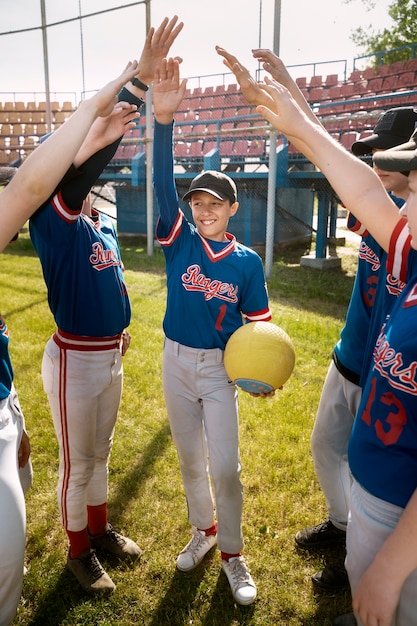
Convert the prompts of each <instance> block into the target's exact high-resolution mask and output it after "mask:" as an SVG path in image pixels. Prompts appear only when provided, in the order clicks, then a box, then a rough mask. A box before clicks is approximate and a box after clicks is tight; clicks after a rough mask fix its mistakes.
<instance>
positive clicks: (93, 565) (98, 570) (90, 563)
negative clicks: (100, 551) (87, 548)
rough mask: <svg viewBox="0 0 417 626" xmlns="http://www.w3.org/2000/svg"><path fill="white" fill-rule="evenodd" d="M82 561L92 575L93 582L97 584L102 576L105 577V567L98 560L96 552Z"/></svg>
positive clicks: (90, 553) (92, 552) (89, 554)
mask: <svg viewBox="0 0 417 626" xmlns="http://www.w3.org/2000/svg"><path fill="white" fill-rule="evenodd" d="M80 560H81V561H82V563H83V564H84V566H85V568H86V569H87V571H88V573H89V574H90V576H91V578H92V580H93V582H95V581H96V580H98V579H99V578H101V576H103V574H104V569H103V566H102V565H101V563H100V561H99V560H98V558H97V555H96V553H95V552H94V550H92V551H91V552H89V553H88V554H87V556H85V557H84V558H83V559H80Z"/></svg>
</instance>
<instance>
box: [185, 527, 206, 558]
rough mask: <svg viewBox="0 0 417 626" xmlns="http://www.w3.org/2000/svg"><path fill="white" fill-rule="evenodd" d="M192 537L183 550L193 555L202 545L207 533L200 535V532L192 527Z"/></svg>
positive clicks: (195, 554)
mask: <svg viewBox="0 0 417 626" xmlns="http://www.w3.org/2000/svg"><path fill="white" fill-rule="evenodd" d="M191 532H192V534H193V537H192V539H191V541H190V542H189V543H188V545H187V546H186V547H185V548H184V550H183V552H191V553H192V554H193V555H194V556H197V552H198V550H199V549H200V548H201V546H202V545H204V544H205V543H206V542H207V540H208V536H207V535H202V534H201V532H200V531H199V530H197V529H194V528H193V529H192V531H191Z"/></svg>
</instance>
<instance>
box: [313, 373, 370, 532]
mask: <svg viewBox="0 0 417 626" xmlns="http://www.w3.org/2000/svg"><path fill="white" fill-rule="evenodd" d="M361 395H362V388H361V387H359V386H358V385H355V384H354V383H351V382H350V381H349V380H347V379H346V378H345V377H344V376H342V374H341V373H340V372H339V371H338V369H337V367H336V365H335V364H334V362H333V361H332V362H331V363H330V366H329V369H328V371H327V376H326V380H325V381H324V385H323V388H322V392H321V397H320V402H319V406H318V409H317V415H316V420H315V422H314V427H313V431H312V434H311V453H312V456H313V461H314V469H315V471H316V476H317V478H318V480H319V482H320V486H321V488H322V490H323V493H324V496H325V498H326V504H327V510H328V514H329V519H330V521H331V522H332V523H333V524H334V525H335V526H336V527H337V528H340V529H341V530H346V525H347V519H348V513H349V500H350V483H351V478H350V470H349V464H348V460H347V450H348V444H349V438H350V434H351V431H352V427H353V422H354V419H355V417H356V413H357V410H358V408H359V403H360V400H361Z"/></svg>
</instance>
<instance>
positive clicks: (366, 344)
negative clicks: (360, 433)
mask: <svg viewBox="0 0 417 626" xmlns="http://www.w3.org/2000/svg"><path fill="white" fill-rule="evenodd" d="M217 52H218V54H220V55H221V56H223V57H224V59H225V61H226V64H227V66H228V67H229V68H230V69H232V67H233V65H234V63H235V62H236V61H237V60H236V58H235V57H233V56H232V55H230V54H229V53H228V52H226V51H225V50H224V49H222V48H217ZM252 52H253V56H254V57H255V58H256V59H257V60H258V61H259V62H262V63H263V67H264V69H266V70H267V71H268V72H269V73H270V74H271V75H272V76H273V77H274V79H275V80H277V81H278V82H279V83H280V84H282V85H284V86H285V87H286V88H287V89H288V90H289V91H290V93H291V95H292V96H293V98H294V99H295V101H296V102H297V103H298V104H299V106H300V107H301V108H302V109H303V111H305V112H306V114H308V116H309V118H310V119H312V120H313V121H315V122H316V123H317V122H318V120H317V119H315V117H312V115H311V110H310V108H309V105H308V103H307V102H306V100H305V98H304V96H303V94H302V93H301V91H300V90H299V89H298V86H297V85H296V83H295V81H294V80H293V79H292V78H291V76H290V74H289V73H288V70H287V69H286V67H285V65H284V64H283V62H282V61H281V59H279V58H278V57H277V56H276V55H275V54H274V53H273V52H271V51H270V50H263V49H255V50H253V51H252ZM249 87H250V84H247V85H245V89H244V91H245V94H246V96H247V97H248V98H249V99H253V101H252V103H254V102H255V103H256V99H257V97H258V90H254V91H253V92H252V91H250V92H248V88H249ZM416 123H417V110H416V109H414V108H413V107H397V108H394V109H390V110H388V111H387V112H385V113H384V114H382V115H381V117H380V119H379V120H378V123H377V124H376V126H375V129H374V132H373V134H372V136H369V137H367V138H366V139H364V140H361V141H357V142H356V143H354V144H353V146H352V152H353V154H355V155H356V156H364V155H371V154H372V152H373V151H375V150H385V149H387V148H390V147H393V146H396V145H398V144H399V143H402V142H404V141H405V140H406V139H407V138H408V137H410V135H411V134H412V132H413V130H414V128H415V126H416ZM374 169H375V171H376V173H377V174H378V176H379V177H380V179H381V181H382V183H383V185H384V187H385V189H386V190H387V191H389V192H390V193H391V194H393V199H394V201H395V202H396V204H397V206H399V207H400V206H402V204H403V203H404V201H405V200H406V198H407V197H408V193H409V190H408V179H407V175H406V173H401V172H384V171H383V170H380V169H379V168H377V167H376V166H374ZM348 226H349V228H350V229H351V230H352V231H354V232H357V233H358V234H359V235H361V236H362V239H361V243H360V247H359V256H358V268H357V272H356V276H355V282H354V287H353V291H352V296H351V300H350V303H349V307H348V311H347V314H346V321H345V326H344V328H343V329H342V332H341V335H340V340H339V342H338V343H337V345H336V346H335V348H334V351H333V359H332V362H331V364H330V366H329V370H328V373H327V377H326V380H325V383H324V386H323V389H322V393H321V398H320V403H319V407H318V410H317V415H316V420H315V424H314V428H313V432H312V437H311V450H312V455H313V460H314V466H315V470H316V474H317V477H318V479H319V482H320V485H321V487H322V489H323V493H324V495H325V497H326V504H327V509H328V519H327V520H326V521H324V522H323V523H321V524H318V525H317V526H313V527H309V528H306V529H304V530H302V531H299V532H298V533H297V534H296V536H295V540H296V543H297V545H299V546H300V547H302V548H305V549H317V548H324V547H328V546H335V545H337V544H340V545H341V552H340V554H341V556H340V558H339V559H337V560H336V561H335V562H333V563H331V564H329V565H327V566H326V567H325V568H324V569H323V570H322V571H319V572H317V573H315V574H314V575H313V577H312V581H313V583H315V584H316V585H317V586H319V587H320V588H324V589H327V590H330V591H335V590H338V589H341V588H343V587H345V586H347V585H348V584H349V581H348V576H347V572H346V569H345V565H344V560H345V544H346V526H347V519H348V512H349V499H350V484H351V479H350V470H349V467H348V462H347V448H348V442H349V437H350V433H351V430H352V426H353V421H354V419H355V416H356V413H357V410H358V407H359V402H360V399H361V393H362V384H363V380H362V382H361V379H363V375H365V376H366V374H367V372H368V370H369V365H370V361H371V358H372V351H373V347H374V345H375V341H376V338H377V336H378V334H379V329H380V328H381V325H382V323H383V321H384V319H385V317H386V315H387V313H388V312H389V310H390V309H391V307H392V305H393V303H394V302H395V300H396V298H397V296H398V295H399V293H401V291H402V289H403V288H404V286H405V283H404V282H403V281H401V280H399V279H398V278H396V277H394V276H392V275H391V274H390V273H389V272H387V268H386V253H385V251H384V250H383V248H382V247H381V246H380V245H379V244H378V243H377V242H376V241H375V239H374V238H373V237H372V236H371V235H370V233H369V232H368V231H367V230H366V229H365V228H363V227H362V225H361V224H360V222H359V221H358V220H356V219H355V218H354V216H353V215H349V219H348Z"/></svg>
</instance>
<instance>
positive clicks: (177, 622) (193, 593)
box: [149, 551, 255, 626]
mask: <svg viewBox="0 0 417 626" xmlns="http://www.w3.org/2000/svg"><path fill="white" fill-rule="evenodd" d="M213 559H217V555H216V551H211V552H210V553H209V554H208V555H207V556H206V557H205V559H204V562H203V563H202V564H201V565H199V566H198V567H196V569H194V570H193V571H192V572H188V573H184V572H179V571H178V570H175V573H174V575H173V577H172V580H171V584H170V586H169V588H168V590H167V592H166V593H165V595H164V597H163V598H162V600H161V601H160V603H159V605H158V607H157V609H156V610H155V612H154V614H153V616H152V619H151V621H150V623H149V626H161V625H162V624H169V626H184V624H188V623H190V624H191V623H192V617H191V616H192V614H193V613H194V612H196V610H197V607H196V606H195V602H196V598H197V597H199V598H201V597H204V598H205V596H204V593H203V594H202V588H203V587H204V575H205V572H206V571H207V570H208V568H209V566H210V564H211V562H212V561H213ZM254 607H255V605H250V606H248V607H243V606H239V605H237V604H236V603H235V602H234V600H233V597H232V593H231V591H230V586H229V582H228V580H227V578H226V575H225V574H224V572H223V571H222V570H219V576H218V579H217V584H216V587H215V589H214V591H213V593H212V594H211V598H210V604H209V606H208V608H207V609H205V607H200V609H201V613H202V614H204V613H205V616H204V617H203V618H202V619H201V621H200V622H199V623H201V626H220V624H221V626H227V625H228V624H242V625H244V624H250V623H251V620H252V616H253V612H254Z"/></svg>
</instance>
